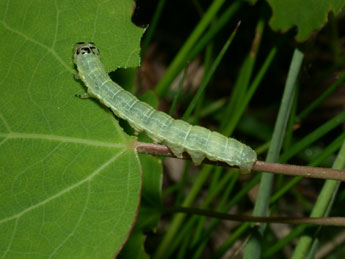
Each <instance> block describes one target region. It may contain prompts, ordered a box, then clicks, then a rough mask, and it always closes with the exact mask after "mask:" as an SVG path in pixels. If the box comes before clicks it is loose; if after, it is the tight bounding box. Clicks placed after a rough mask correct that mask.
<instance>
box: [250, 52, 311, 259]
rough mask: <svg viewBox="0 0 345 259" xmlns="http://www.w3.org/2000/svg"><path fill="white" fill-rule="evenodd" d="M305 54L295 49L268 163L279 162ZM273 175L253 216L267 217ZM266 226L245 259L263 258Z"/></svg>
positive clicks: (267, 179) (264, 181) (265, 178)
mask: <svg viewBox="0 0 345 259" xmlns="http://www.w3.org/2000/svg"><path fill="white" fill-rule="evenodd" d="M303 57H304V55H303V53H302V52H301V51H300V50H298V49H295V52H294V54H293V57H292V62H291V65H290V69H289V73H288V77H287V81H286V86H285V90H284V93H283V99H282V105H281V107H280V109H279V113H278V118H277V122H276V125H275V129H274V132H273V137H272V142H271V145H270V148H269V150H268V155H267V158H266V161H268V162H277V161H278V157H279V154H280V150H281V147H282V143H283V139H284V134H285V130H286V125H287V122H288V118H289V114H290V110H291V106H292V102H293V98H294V95H295V86H296V81H297V78H298V74H299V71H300V69H301V65H302V61H303ZM273 179H274V177H273V175H272V174H268V173H264V174H263V175H262V180H261V183H260V188H259V192H258V197H257V201H256V203H255V207H254V212H253V215H255V216H265V215H267V213H268V206H269V199H270V194H271V189H272V183H273ZM265 226H266V224H261V226H260V227H259V229H258V231H257V232H256V234H255V235H253V236H252V237H251V238H250V240H249V241H248V243H247V245H246V248H245V252H244V258H248V259H249V258H250V259H252V258H260V256H261V241H260V240H261V238H262V235H263V231H264V229H265Z"/></svg>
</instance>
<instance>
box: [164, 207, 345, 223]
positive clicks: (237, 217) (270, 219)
mask: <svg viewBox="0 0 345 259" xmlns="http://www.w3.org/2000/svg"><path fill="white" fill-rule="evenodd" d="M177 212H182V213H187V214H193V215H195V214H197V215H202V216H207V217H214V218H218V219H222V220H232V221H240V222H260V223H263V222H266V223H278V224H311V225H323V226H338V227H344V226H345V218H342V217H324V218H309V217H256V216H249V215H235V214H227V213H221V212H216V211H210V210H205V209H198V208H188V207H174V208H163V213H177Z"/></svg>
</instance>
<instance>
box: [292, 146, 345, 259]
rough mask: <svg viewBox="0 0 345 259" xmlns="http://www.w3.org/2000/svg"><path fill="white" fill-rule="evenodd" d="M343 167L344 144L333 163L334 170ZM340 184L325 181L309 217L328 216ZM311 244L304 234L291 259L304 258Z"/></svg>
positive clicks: (311, 238) (344, 163) (308, 237)
mask: <svg viewBox="0 0 345 259" xmlns="http://www.w3.org/2000/svg"><path fill="white" fill-rule="evenodd" d="M344 167H345V142H344V143H343V146H342V148H341V150H340V152H339V154H338V156H337V159H336V160H335V161H334V164H333V167H332V168H334V169H344ZM339 185H340V182H339V181H334V180H327V181H326V182H325V184H324V186H323V188H322V190H321V193H320V194H319V197H318V199H317V201H316V203H315V206H314V208H313V210H312V212H311V214H310V217H323V216H327V215H328V214H329V211H330V208H331V207H332V204H333V202H334V198H335V195H336V193H337V191H338V188H339ZM312 242H313V237H312V236H311V235H308V234H305V235H303V236H302V237H301V239H300V240H299V242H298V244H297V246H296V248H295V251H294V254H293V256H292V258H293V259H299V258H306V256H307V254H308V252H309V250H310V248H311V246H312Z"/></svg>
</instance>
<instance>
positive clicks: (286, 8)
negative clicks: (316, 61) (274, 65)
mask: <svg viewBox="0 0 345 259" xmlns="http://www.w3.org/2000/svg"><path fill="white" fill-rule="evenodd" d="M267 2H268V3H269V4H270V6H271V8H272V11H273V15H272V18H271V20H270V25H271V27H272V29H273V30H275V31H278V30H282V31H287V30H289V29H291V28H292V27H294V26H297V30H298V32H297V36H296V39H297V40H298V41H305V40H307V39H308V37H309V36H310V35H311V33H312V32H313V31H316V30H319V29H321V28H322V26H324V25H325V24H326V23H327V20H328V19H327V18H328V14H329V13H330V12H333V13H334V15H336V14H338V13H339V12H340V11H341V9H342V7H343V6H344V4H345V0H306V1H299V0H279V1H278V0H267Z"/></svg>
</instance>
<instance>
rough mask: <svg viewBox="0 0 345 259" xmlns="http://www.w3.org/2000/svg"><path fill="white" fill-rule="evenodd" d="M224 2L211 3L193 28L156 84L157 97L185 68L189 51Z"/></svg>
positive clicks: (219, 0)
mask: <svg viewBox="0 0 345 259" xmlns="http://www.w3.org/2000/svg"><path fill="white" fill-rule="evenodd" d="M224 2H225V0H215V1H213V2H212V4H211V6H210V7H209V9H208V10H207V12H206V13H205V15H204V16H203V17H202V19H201V20H200V22H199V23H198V25H197V26H196V27H195V29H194V31H193V32H192V33H191V35H190V36H189V38H188V39H187V41H186V42H185V44H184V45H183V47H182V48H181V50H180V51H179V53H178V54H177V55H176V57H175V58H174V60H173V61H172V63H171V64H170V66H169V68H168V70H167V71H166V73H165V75H164V76H163V78H162V79H161V80H160V81H159V83H158V84H157V86H156V89H155V91H156V93H157V94H158V95H159V96H163V95H164V94H165V93H166V91H167V90H168V88H169V86H170V84H171V82H172V81H173V80H174V79H175V77H176V75H177V74H178V73H179V72H180V70H181V69H182V68H183V67H184V66H185V64H186V61H187V57H188V55H189V53H190V51H191V50H192V49H193V47H194V46H195V44H196V42H197V41H198V40H199V38H200V36H201V35H202V33H203V32H204V31H205V30H206V28H207V27H208V26H209V25H210V23H211V21H212V20H213V19H214V18H215V16H216V15H217V13H218V11H219V9H220V8H221V7H222V6H223V4H224Z"/></svg>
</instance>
